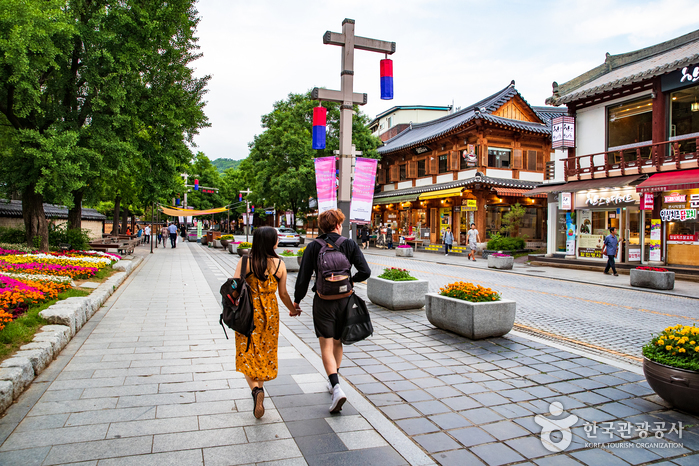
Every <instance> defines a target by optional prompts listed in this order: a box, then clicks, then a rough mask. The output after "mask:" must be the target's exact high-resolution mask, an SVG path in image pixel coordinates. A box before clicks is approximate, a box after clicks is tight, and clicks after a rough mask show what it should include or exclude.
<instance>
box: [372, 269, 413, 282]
mask: <svg viewBox="0 0 699 466" xmlns="http://www.w3.org/2000/svg"><path fill="white" fill-rule="evenodd" d="M379 278H383V279H384V280H391V281H393V282H406V281H410V280H417V278H415V277H412V276H411V275H410V271H409V270H407V269H399V268H396V267H391V268H390V269H388V268H387V269H383V273H382V274H381V275H379Z"/></svg>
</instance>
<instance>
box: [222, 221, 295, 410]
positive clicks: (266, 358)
mask: <svg viewBox="0 0 699 466" xmlns="http://www.w3.org/2000/svg"><path fill="white" fill-rule="evenodd" d="M278 242H279V238H278V236H277V230H276V229H274V228H272V227H262V228H258V229H257V230H255V233H253V235H252V249H251V251H250V256H249V259H248V257H247V256H244V257H243V258H242V259H241V260H239V261H238V265H237V266H236V269H235V274H234V275H233V277H234V278H245V281H246V282H247V283H248V286H249V287H250V298H251V300H252V306H253V308H254V311H253V321H254V323H255V329H254V330H253V331H252V335H250V342H249V343H250V344H249V348H248V338H247V337H246V336H244V335H241V334H240V333H238V332H236V333H235V348H236V351H235V370H236V371H238V372H241V373H242V374H243V375H245V381H246V382H247V383H248V386H249V387H250V390H251V391H252V399H253V403H254V405H253V414H254V415H255V417H256V418H257V419H259V418H261V417H262V416H263V415H264V413H265V407H264V399H265V391H264V383H265V382H268V381H270V380H274V379H276V378H277V370H278V360H277V349H278V347H279V303H278V302H277V297H276V296H275V293H277V290H279V298H280V299H281V300H282V302H283V303H284V305H285V306H286V307H287V309H289V315H290V316H291V317H296V316H298V315H300V314H301V310H300V309H296V308H295V307H294V303H293V302H291V297H290V296H289V293H288V291H287V289H286V275H287V274H286V267H285V266H284V261H282V260H281V259H280V258H279V256H277V253H276V252H275V251H274V250H275V249H276V248H277V246H278ZM243 261H246V262H247V264H246V267H245V268H246V272H247V273H246V276H245V277H241V272H242V264H243Z"/></svg>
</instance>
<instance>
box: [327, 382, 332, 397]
mask: <svg viewBox="0 0 699 466" xmlns="http://www.w3.org/2000/svg"><path fill="white" fill-rule="evenodd" d="M327 388H328V393H330V394H331V395H332V394H333V384H331V383H330V381H329V380H328V385H327Z"/></svg>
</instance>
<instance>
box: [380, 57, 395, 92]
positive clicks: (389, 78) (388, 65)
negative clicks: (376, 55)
mask: <svg viewBox="0 0 699 466" xmlns="http://www.w3.org/2000/svg"><path fill="white" fill-rule="evenodd" d="M381 99H382V100H392V99H393V60H391V59H390V58H385V59H383V60H381Z"/></svg>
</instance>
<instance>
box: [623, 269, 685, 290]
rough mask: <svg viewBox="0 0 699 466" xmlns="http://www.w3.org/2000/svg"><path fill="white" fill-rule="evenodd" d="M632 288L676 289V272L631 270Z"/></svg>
mask: <svg viewBox="0 0 699 466" xmlns="http://www.w3.org/2000/svg"><path fill="white" fill-rule="evenodd" d="M631 286H637V287H639V288H652V289H654V290H672V289H673V288H675V272H655V271H653V270H638V269H631Z"/></svg>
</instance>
